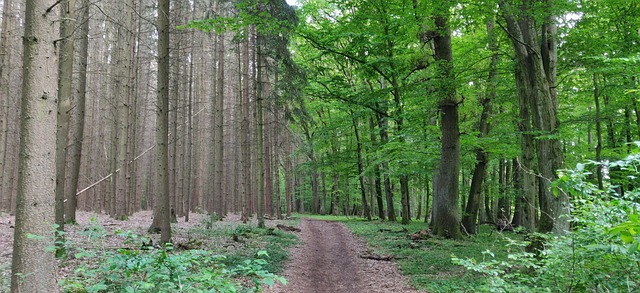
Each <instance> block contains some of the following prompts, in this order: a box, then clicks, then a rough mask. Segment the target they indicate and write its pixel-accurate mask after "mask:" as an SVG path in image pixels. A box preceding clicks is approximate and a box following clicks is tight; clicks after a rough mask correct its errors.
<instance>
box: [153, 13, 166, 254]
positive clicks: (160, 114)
mask: <svg viewBox="0 0 640 293" xmlns="http://www.w3.org/2000/svg"><path fill="white" fill-rule="evenodd" d="M169 15H170V11H169V0H159V2H158V85H157V89H158V104H157V105H158V106H157V109H156V111H157V112H156V115H157V116H156V164H155V170H156V185H157V186H156V188H155V194H156V203H155V207H154V210H153V212H154V217H153V223H152V224H151V227H150V230H157V229H158V228H159V229H160V241H161V242H162V243H169V242H171V222H170V220H171V219H170V217H171V212H170V210H169V209H170V207H169V202H170V199H169V149H168V137H169V44H170V43H169Z"/></svg>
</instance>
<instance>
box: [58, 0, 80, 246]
mask: <svg viewBox="0 0 640 293" xmlns="http://www.w3.org/2000/svg"><path fill="white" fill-rule="evenodd" d="M60 4H61V5H60V7H59V9H60V16H61V18H62V21H61V22H60V53H59V58H60V59H59V61H58V112H57V128H56V195H55V197H56V208H55V210H56V221H55V223H56V225H57V230H58V231H64V198H65V183H66V182H65V181H66V167H67V145H68V137H69V121H70V117H69V114H70V113H69V112H70V111H71V95H72V75H73V52H74V36H73V30H74V27H75V9H76V7H75V1H74V0H71V1H70V0H65V1H62V2H61V3H60ZM56 236H57V237H58V241H57V242H58V243H62V239H61V234H58V235H56ZM57 247H58V249H59V250H58V252H57V253H61V252H62V251H61V250H60V249H63V247H62V246H61V245H57Z"/></svg>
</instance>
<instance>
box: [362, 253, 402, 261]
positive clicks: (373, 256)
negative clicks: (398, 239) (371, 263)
mask: <svg viewBox="0 0 640 293" xmlns="http://www.w3.org/2000/svg"><path fill="white" fill-rule="evenodd" d="M359 257H360V258H364V259H372V260H379V261H392V260H394V259H395V258H394V257H393V256H390V255H377V254H361V255H359Z"/></svg>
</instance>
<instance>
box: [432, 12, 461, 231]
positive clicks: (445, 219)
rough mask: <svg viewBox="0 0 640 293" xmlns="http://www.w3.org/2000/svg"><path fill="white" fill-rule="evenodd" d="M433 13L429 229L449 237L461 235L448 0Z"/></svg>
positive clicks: (457, 126)
mask: <svg viewBox="0 0 640 293" xmlns="http://www.w3.org/2000/svg"><path fill="white" fill-rule="evenodd" d="M440 4H441V6H439V7H438V8H437V11H436V12H435V15H434V17H433V19H434V23H435V34H434V37H433V48H434V53H435V61H436V62H437V71H438V72H437V76H438V83H439V85H438V86H437V92H438V94H439V95H440V101H439V104H438V108H439V110H440V131H441V134H442V136H441V150H440V165H439V170H438V175H437V177H436V178H437V179H436V181H435V183H434V191H433V231H434V233H435V234H436V235H441V236H446V237H449V238H453V239H460V238H462V233H461V232H460V212H459V211H458V207H459V202H458V201H459V195H458V191H459V179H458V176H459V171H460V128H459V125H458V105H459V103H460V102H459V101H458V98H457V96H456V83H455V74H454V72H453V52H452V47H451V27H450V25H451V23H450V21H449V17H450V16H449V13H450V12H449V8H448V7H449V4H450V3H448V1H441V3H440Z"/></svg>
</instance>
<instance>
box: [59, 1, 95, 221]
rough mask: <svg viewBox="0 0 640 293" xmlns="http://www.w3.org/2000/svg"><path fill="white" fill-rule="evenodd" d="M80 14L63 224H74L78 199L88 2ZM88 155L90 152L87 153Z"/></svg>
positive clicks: (85, 84) (86, 58) (85, 81)
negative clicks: (76, 76)
mask: <svg viewBox="0 0 640 293" xmlns="http://www.w3.org/2000/svg"><path fill="white" fill-rule="evenodd" d="M80 7H81V13H82V15H81V16H79V18H78V19H80V20H81V21H82V25H81V26H80V30H79V31H78V36H79V37H80V48H79V50H78V53H79V55H80V56H79V68H78V92H77V95H76V108H75V109H74V112H73V113H74V115H73V117H72V118H73V120H74V121H75V123H74V124H73V129H72V131H71V133H72V139H71V140H72V144H71V145H70V147H69V149H68V152H67V155H68V156H69V173H70V175H69V187H68V188H67V191H66V196H65V199H66V201H67V203H66V205H65V222H67V223H75V222H76V209H77V202H78V197H77V195H76V192H77V190H78V177H79V174H80V162H81V157H82V147H83V145H85V143H84V125H85V123H84V116H85V108H86V95H87V61H88V53H89V52H88V50H89V37H88V34H89V1H88V0H82V1H81V4H80ZM89 153H90V152H89Z"/></svg>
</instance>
